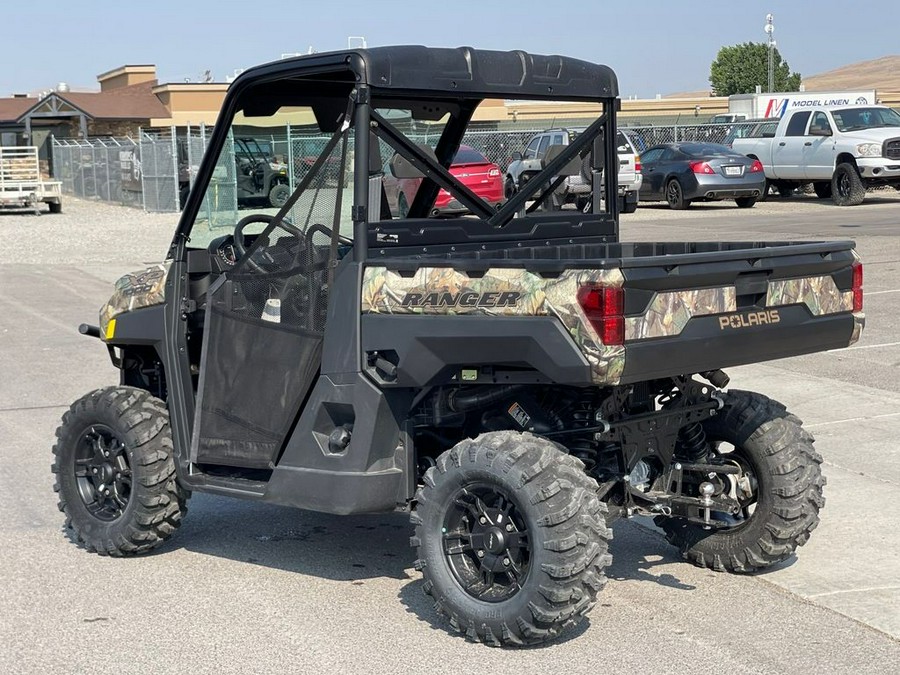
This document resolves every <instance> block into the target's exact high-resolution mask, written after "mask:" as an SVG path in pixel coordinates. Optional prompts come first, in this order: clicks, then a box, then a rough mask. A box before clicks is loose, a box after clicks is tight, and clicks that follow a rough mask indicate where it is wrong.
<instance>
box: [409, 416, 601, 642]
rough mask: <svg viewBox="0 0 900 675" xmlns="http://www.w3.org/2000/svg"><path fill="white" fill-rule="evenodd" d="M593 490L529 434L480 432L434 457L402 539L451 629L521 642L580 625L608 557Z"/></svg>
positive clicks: (566, 459)
mask: <svg viewBox="0 0 900 675" xmlns="http://www.w3.org/2000/svg"><path fill="white" fill-rule="evenodd" d="M596 490H597V484H596V482H595V481H594V480H593V479H591V478H590V477H588V476H587V474H585V473H584V465H583V464H582V463H581V462H580V461H579V460H578V459H576V458H574V457H571V456H570V455H568V454H566V453H565V451H564V450H563V449H561V447H560V446H558V445H557V444H555V443H553V442H551V441H549V440H547V439H544V438H540V437H537V436H533V435H531V434H520V433H516V432H512V431H497V432H491V433H486V434H482V435H481V436H479V437H478V438H476V439H474V440H465V441H462V442H461V443H459V444H458V445H456V446H455V447H453V448H452V449H450V450H448V451H447V452H445V453H444V454H442V455H441V456H440V457H439V458H438V460H437V464H436V466H434V467H432V468H430V469H429V470H428V471H427V472H426V473H425V476H424V486H423V487H422V488H421V489H420V490H419V491H418V493H417V494H416V505H415V508H414V510H413V512H412V514H411V521H412V523H413V525H415V536H414V537H412V539H411V540H410V543H411V544H412V546H413V547H415V548H416V552H417V558H418V559H417V560H416V568H417V569H419V570H421V571H422V573H423V576H424V577H425V585H424V590H425V592H426V593H427V594H428V595H430V596H431V597H432V598H434V601H435V607H436V609H437V610H438V611H439V612H441V613H443V614H445V615H447V616H448V617H449V619H450V625H451V627H453V628H454V629H455V630H457V631H459V632H461V633H464V634H465V636H466V638H468V639H469V640H473V641H482V642H485V643H487V644H489V645H491V646H500V645H513V646H523V645H531V644H538V643H541V642H546V641H548V640H551V639H553V638H554V637H555V636H557V635H558V634H559V633H560V632H561V631H562V630H563V629H565V628H568V627H569V626H572V625H575V624H577V623H578V622H580V621H581V620H582V618H583V617H584V616H585V614H587V612H588V611H589V610H590V609H591V608H592V607H593V606H594V603H595V602H596V597H597V593H598V592H599V591H600V589H601V588H602V587H603V585H604V583H605V581H606V580H605V576H604V568H605V567H606V566H607V565H609V563H610V561H611V558H610V556H609V554H608V552H607V550H608V542H609V540H610V539H611V538H612V535H611V533H610V531H609V530H608V529H607V526H606V522H605V520H604V516H605V513H606V505H605V504H603V503H602V502H601V501H600V500H598V499H597V497H596Z"/></svg>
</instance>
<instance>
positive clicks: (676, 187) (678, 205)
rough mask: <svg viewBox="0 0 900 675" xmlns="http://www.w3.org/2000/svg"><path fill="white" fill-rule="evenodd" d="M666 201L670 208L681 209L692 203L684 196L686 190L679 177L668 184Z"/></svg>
mask: <svg viewBox="0 0 900 675" xmlns="http://www.w3.org/2000/svg"><path fill="white" fill-rule="evenodd" d="M666 202H667V203H668V204H669V208H670V209H674V210H676V211H680V210H681V209H686V208H687V207H688V206H690V205H691V202H690V200H687V199H685V198H684V191H683V190H682V188H681V183H679V182H678V179H676V178H673V179H672V180H670V181H669V182H668V183H667V184H666Z"/></svg>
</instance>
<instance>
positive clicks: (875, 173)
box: [732, 105, 900, 206]
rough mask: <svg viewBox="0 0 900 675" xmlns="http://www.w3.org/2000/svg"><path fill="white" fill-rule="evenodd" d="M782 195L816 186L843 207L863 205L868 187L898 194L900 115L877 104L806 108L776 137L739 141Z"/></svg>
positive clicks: (781, 125) (785, 123) (782, 126)
mask: <svg viewBox="0 0 900 675" xmlns="http://www.w3.org/2000/svg"><path fill="white" fill-rule="evenodd" d="M732 147H733V148H734V149H735V150H736V151H738V152H741V153H743V154H745V155H747V156H748V157H753V158H754V159H758V160H759V161H760V162H762V165H763V167H764V168H765V171H766V178H767V179H768V184H769V185H772V186H774V187H775V188H777V189H778V190H779V192H781V193H782V194H784V192H786V191H790V190H792V189H793V188H795V187H798V186H799V185H800V184H802V183H812V184H813V187H814V188H815V191H816V195H818V196H819V197H820V198H822V199H826V198H828V197H831V198H832V199H833V200H834V203H835V204H838V205H839V206H855V205H856V204H861V203H862V201H863V200H864V199H865V197H866V190H867V189H868V188H872V187H877V186H882V185H890V186H893V187H894V188H896V189H897V190H900V113H897V112H896V111H895V110H892V109H891V108H887V107H885V106H876V105H865V106H863V105H860V106H846V107H835V108H824V107H823V108H808V109H805V110H797V111H794V112H792V113H789V114H788V115H786V116H785V117H783V118H782V119H781V122H779V124H778V129H777V130H776V131H775V137H774V138H736V139H735V140H734V142H733V144H732Z"/></svg>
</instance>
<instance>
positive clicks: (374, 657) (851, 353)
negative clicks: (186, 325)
mask: <svg viewBox="0 0 900 675" xmlns="http://www.w3.org/2000/svg"><path fill="white" fill-rule="evenodd" d="M65 208H66V212H65V213H64V214H62V215H59V216H41V217H34V216H25V215H23V216H19V215H2V216H0V234H2V241H3V242H4V243H3V246H2V247H0V312H2V314H0V434H2V438H3V441H2V443H0V489H2V491H3V495H4V498H3V499H2V500H0V644H2V645H3V649H0V672H6V673H25V672H41V673H47V672H50V673H69V672H75V673H98V672H100V673H107V672H116V673H119V672H121V673H131V672H135V673H149V672H152V673H168V672H172V673H175V672H178V673H181V672H185V671H188V672H192V673H207V672H216V673H232V672H260V671H269V672H304V673H305V672H325V673H330V672H375V673H380V672H408V671H412V670H415V671H419V672H465V671H470V670H471V671H478V672H481V671H487V672H490V673H492V674H499V673H507V672H509V673H530V672H551V671H555V672H573V673H574V672H601V671H606V670H612V671H613V672H637V671H640V672H643V673H671V672H700V671H705V670H715V671H716V672H720V671H724V672H740V673H784V672H790V673H822V672H826V673H849V672H852V673H854V674H856V675H860V674H863V673H894V672H900V642H898V639H900V528H898V527H897V525H896V521H894V520H893V515H894V514H893V511H892V510H891V509H892V507H893V506H894V505H896V504H897V503H900V447H898V444H897V439H898V438H900V377H898V375H900V341H898V337H897V336H898V333H900V193H896V192H893V191H891V192H876V193H872V194H871V195H870V196H869V198H868V199H867V201H866V202H865V203H864V204H863V205H861V206H858V207H854V208H838V207H834V206H832V205H831V204H830V202H828V201H818V200H816V199H814V198H806V197H798V198H794V199H790V200H774V201H770V202H766V203H761V204H758V205H757V206H756V207H754V208H753V209H737V208H735V207H734V206H733V204H731V203H722V204H701V205H696V206H694V207H692V208H691V209H690V210H688V211H684V212H673V211H668V210H667V209H666V208H665V207H664V206H647V207H644V206H642V207H641V208H640V209H639V210H638V212H637V213H636V214H634V215H630V216H624V217H623V226H622V231H623V232H622V235H623V236H622V238H623V239H625V240H643V241H650V240H717V239H731V240H766V239H769V240H809V239H826V238H827V239H855V240H856V242H857V250H858V251H859V252H860V254H861V255H862V257H863V261H864V263H865V284H864V288H865V311H866V314H867V327H866V330H865V331H864V332H863V337H862V340H861V341H860V342H859V343H857V344H856V345H855V346H854V347H852V348H850V349H847V350H842V351H836V352H829V353H825V354H815V355H810V356H804V357H800V358H796V359H791V360H785V361H776V362H770V363H766V364H758V365H753V366H745V367H742V368H737V369H733V370H731V371H730V372H729V374H730V375H731V376H732V384H731V386H733V387H734V388H740V389H754V390H758V391H761V392H763V393H766V394H767V395H769V396H772V397H773V398H776V399H780V400H781V401H783V402H784V403H785V404H787V405H788V407H789V408H791V409H792V411H794V412H795V413H797V414H798V415H799V416H800V417H801V418H802V419H804V421H805V422H806V424H807V425H808V427H809V429H810V430H811V431H813V432H814V433H815V435H816V437H817V439H818V440H817V449H818V450H819V452H821V453H822V454H823V455H824V456H825V460H826V465H825V467H824V471H825V473H826V475H827V477H828V481H829V482H828V486H827V487H826V499H827V503H826V507H825V510H824V511H823V513H822V522H821V525H820V526H819V528H818V530H817V531H816V532H815V533H814V534H813V537H812V539H811V541H810V543H809V544H808V545H807V546H805V547H803V548H802V549H800V551H799V555H798V556H797V557H796V558H794V559H792V560H790V561H788V562H787V563H785V564H784V565H783V566H781V567H780V568H778V569H775V570H772V571H770V572H768V573H765V574H758V575H754V576H729V575H724V574H717V573H713V572H710V571H708V570H700V569H697V568H694V567H692V566H690V565H688V564H687V563H684V562H682V561H681V559H680V558H679V557H678V556H677V554H676V553H675V551H674V550H673V549H671V548H670V547H669V546H668V545H667V544H666V543H665V542H664V541H663V540H662V538H661V537H660V536H659V535H658V533H656V532H655V531H654V530H653V529H652V528H648V527H646V525H645V524H643V523H633V522H620V523H617V524H616V526H615V528H614V530H615V540H614V541H613V543H612V547H611V552H612V554H613V565H612V567H611V569H610V571H609V576H610V582H609V584H608V585H607V587H606V589H605V590H604V591H603V593H602V594H601V597H600V601H599V603H598V605H597V607H596V608H595V609H594V611H593V612H592V613H591V615H590V620H589V622H585V623H584V624H583V625H582V626H581V627H579V628H578V629H577V630H575V631H573V632H571V633H569V634H566V635H565V636H564V637H563V639H562V640H560V641H558V642H556V643H553V644H551V645H548V646H545V647H541V648H535V649H529V650H524V651H514V650H489V649H488V648H487V647H484V646H482V645H472V644H468V643H466V642H465V641H464V640H462V639H461V638H459V637H457V636H455V635H451V634H450V633H449V632H448V629H447V628H448V627H447V626H446V624H445V623H444V622H443V620H442V619H441V618H440V617H438V616H437V615H436V614H435V613H434V611H433V609H432V607H431V604H430V603H429V602H428V601H427V599H426V597H425V596H424V594H423V593H422V590H421V583H422V582H421V579H420V576H419V574H418V573H417V572H415V570H413V568H412V562H413V556H412V554H411V550H410V549H409V547H408V537H409V534H410V530H409V527H408V525H407V518H406V516H405V515H403V514H393V515H386V516H366V517H349V518H340V517H334V516H324V515H321V514H315V513H307V512H301V511H296V510H291V509H286V508H280V507H274V506H268V505H255V504H252V503H248V502H241V501H236V500H229V499H226V498H219V497H210V496H207V495H196V496H194V497H193V498H192V500H191V502H190V504H189V513H188V517H187V519H186V521H185V524H184V526H183V527H182V528H181V530H180V531H179V532H178V533H177V535H176V536H175V538H174V539H173V540H172V541H171V542H169V543H168V544H167V545H165V546H164V547H163V548H162V549H161V550H160V551H159V552H158V553H155V554H153V555H149V556H145V557H142V558H136V559H126V560H113V559H108V558H101V557H99V556H96V555H91V554H88V553H86V552H84V551H83V550H80V549H79V548H78V547H77V546H76V545H74V544H73V543H72V542H71V540H70V539H69V538H68V537H67V535H66V534H65V532H64V531H63V529H62V515H61V514H60V513H59V512H58V511H57V509H56V499H55V496H54V494H53V491H52V489H51V486H52V478H51V474H50V470H49V467H50V461H51V456H50V448H51V446H52V443H53V431H54V429H55V427H56V425H57V423H58V420H59V417H60V415H61V414H62V413H63V411H64V410H65V408H66V407H67V406H68V404H69V403H70V402H71V401H72V400H74V399H75V398H77V397H79V396H81V395H82V394H83V393H85V392H87V391H88V390H90V389H92V388H95V387H99V386H104V385H108V384H112V383H114V382H115V381H116V372H115V370H114V369H113V368H112V366H111V365H110V364H109V360H108V357H107V355H106V353H105V350H104V349H103V348H102V347H101V345H99V344H98V343H96V342H93V341H90V340H87V339H85V338H83V337H81V336H79V335H78V334H77V332H76V330H75V328H76V327H77V325H78V323H80V322H82V321H90V322H96V316H97V311H98V309H99V307H100V305H101V304H102V303H103V302H104V301H105V300H106V298H107V297H108V296H109V294H110V292H111V284H112V282H113V281H114V280H115V279H116V278H118V277H119V276H120V275H121V274H122V273H124V272H126V271H129V270H134V269H138V268H140V267H141V266H142V265H143V264H144V263H147V262H153V261H156V260H159V259H160V258H162V257H163V256H164V254H165V250H166V248H167V246H168V242H169V239H170V236H171V232H172V230H173V229H174V225H175V217H174V216H171V215H148V214H144V213H141V212H139V211H136V210H133V209H128V208H125V207H117V206H107V205H101V204H93V203H87V202H79V201H77V200H74V199H69V200H68V201H67V202H66V206H65Z"/></svg>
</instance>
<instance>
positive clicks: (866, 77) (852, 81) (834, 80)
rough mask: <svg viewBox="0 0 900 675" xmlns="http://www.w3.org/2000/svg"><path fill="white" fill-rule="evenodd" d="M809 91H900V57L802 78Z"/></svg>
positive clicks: (888, 57) (896, 56)
mask: <svg viewBox="0 0 900 675" xmlns="http://www.w3.org/2000/svg"><path fill="white" fill-rule="evenodd" d="M803 84H804V85H805V86H806V88H807V90H809V91H816V90H818V91H826V90H829V89H876V90H878V91H900V55H894V56H882V57H881V58H880V59H872V60H871V61H860V62H859V63H851V64H850V65H847V66H841V67H840V68H835V69H834V70H829V71H828V72H826V73H820V74H819V75H812V76H810V77H804V78H803Z"/></svg>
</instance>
